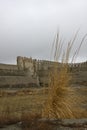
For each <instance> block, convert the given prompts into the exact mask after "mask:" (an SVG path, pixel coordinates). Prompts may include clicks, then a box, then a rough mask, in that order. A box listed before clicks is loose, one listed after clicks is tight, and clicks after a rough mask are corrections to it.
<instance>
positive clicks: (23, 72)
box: [0, 56, 87, 87]
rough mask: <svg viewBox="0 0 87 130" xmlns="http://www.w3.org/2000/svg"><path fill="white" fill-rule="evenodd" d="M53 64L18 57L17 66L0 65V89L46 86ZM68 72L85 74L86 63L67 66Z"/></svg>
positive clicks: (86, 69)
mask: <svg viewBox="0 0 87 130" xmlns="http://www.w3.org/2000/svg"><path fill="white" fill-rule="evenodd" d="M54 64H55V63H54V62H52V61H46V60H36V59H32V58H31V57H30V58H27V57H21V56H18V57H17V65H7V64H0V87H2V86H4V87H7V86H10V87H16V86H18V87H21V86H24V87H31V86H38V87H39V86H47V85H48V80H49V78H48V74H49V70H51V69H53V67H54ZM56 64H58V67H59V66H60V65H61V63H56ZM58 69H59V68H58ZM69 70H70V71H72V72H78V71H79V72H80V71H86V72H87V61H86V62H83V63H75V64H69Z"/></svg>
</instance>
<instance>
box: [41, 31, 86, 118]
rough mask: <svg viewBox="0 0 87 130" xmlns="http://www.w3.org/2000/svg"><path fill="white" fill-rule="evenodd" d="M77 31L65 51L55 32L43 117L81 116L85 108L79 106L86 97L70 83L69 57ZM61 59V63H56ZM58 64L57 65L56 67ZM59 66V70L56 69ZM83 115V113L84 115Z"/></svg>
mask: <svg viewBox="0 0 87 130" xmlns="http://www.w3.org/2000/svg"><path fill="white" fill-rule="evenodd" d="M76 36H77V33H76V35H75V37H74V39H73V40H70V42H69V43H68V45H67V47H66V49H65V51H62V47H63V44H62V41H61V40H60V37H59V34H57V37H56V41H55V43H54V45H53V46H54V48H52V49H54V50H53V51H54V61H55V64H54V69H53V70H52V72H50V81H49V94H48V98H47V102H46V104H45V106H44V110H43V115H42V116H43V117H46V118H56V119H59V118H68V119H69V118H82V116H83V115H84V113H85V110H84V109H82V108H81V107H80V106H81V105H82V104H83V102H84V100H86V97H84V96H80V95H79V94H78V93H77V92H76V90H75V89H74V88H72V87H71V85H70V80H71V76H70V72H69V71H68V70H69V69H68V68H69V65H68V62H69V58H70V54H71V50H72V47H73V44H74V42H75V39H76ZM85 37H86V35H85V36H84V37H83V39H82V41H81V43H80V45H79V47H78V48H77V50H76V51H75V53H74V54H73V57H72V60H71V63H72V62H73V61H74V59H75V58H76V57H77V55H78V52H79V50H80V47H81V45H82V43H83V41H84V39H85ZM59 61H61V65H60V64H59V63H58V62H59ZM58 65H59V67H57V66H58ZM58 68H59V71H58ZM84 116H85V115H84Z"/></svg>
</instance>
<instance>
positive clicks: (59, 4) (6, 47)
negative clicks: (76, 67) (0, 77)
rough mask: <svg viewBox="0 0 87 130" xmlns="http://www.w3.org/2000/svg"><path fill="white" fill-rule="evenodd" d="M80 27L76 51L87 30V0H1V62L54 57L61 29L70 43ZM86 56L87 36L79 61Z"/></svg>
mask: <svg viewBox="0 0 87 130" xmlns="http://www.w3.org/2000/svg"><path fill="white" fill-rule="evenodd" d="M78 29H79V33H78V36H77V39H76V42H75V43H74V47H73V51H74V50H75V49H76V48H78V46H79V44H80V41H81V39H82V38H83V37H84V35H85V34H86V33H87V0H0V63H8V64H9V63H10V64H16V57H17V56H24V57H32V58H34V59H35V58H36V59H41V60H50V53H51V47H52V43H53V41H54V38H55V36H56V34H57V31H58V32H59V34H60V36H61V37H62V38H63V40H64V46H66V44H67V42H68V41H69V40H70V39H71V38H73V37H74V35H75V33H76V31H77V30H78ZM73 51H72V52H73ZM72 55H73V53H72ZM86 60H87V38H86V39H85V41H84V43H83V45H82V47H81V49H80V51H79V55H78V57H77V60H76V62H82V61H86Z"/></svg>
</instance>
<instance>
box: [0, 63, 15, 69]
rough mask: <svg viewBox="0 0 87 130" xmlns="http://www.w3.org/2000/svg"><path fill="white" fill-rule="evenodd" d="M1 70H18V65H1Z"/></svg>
mask: <svg viewBox="0 0 87 130" xmlns="http://www.w3.org/2000/svg"><path fill="white" fill-rule="evenodd" d="M0 70H18V67H17V65H10V64H0Z"/></svg>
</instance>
